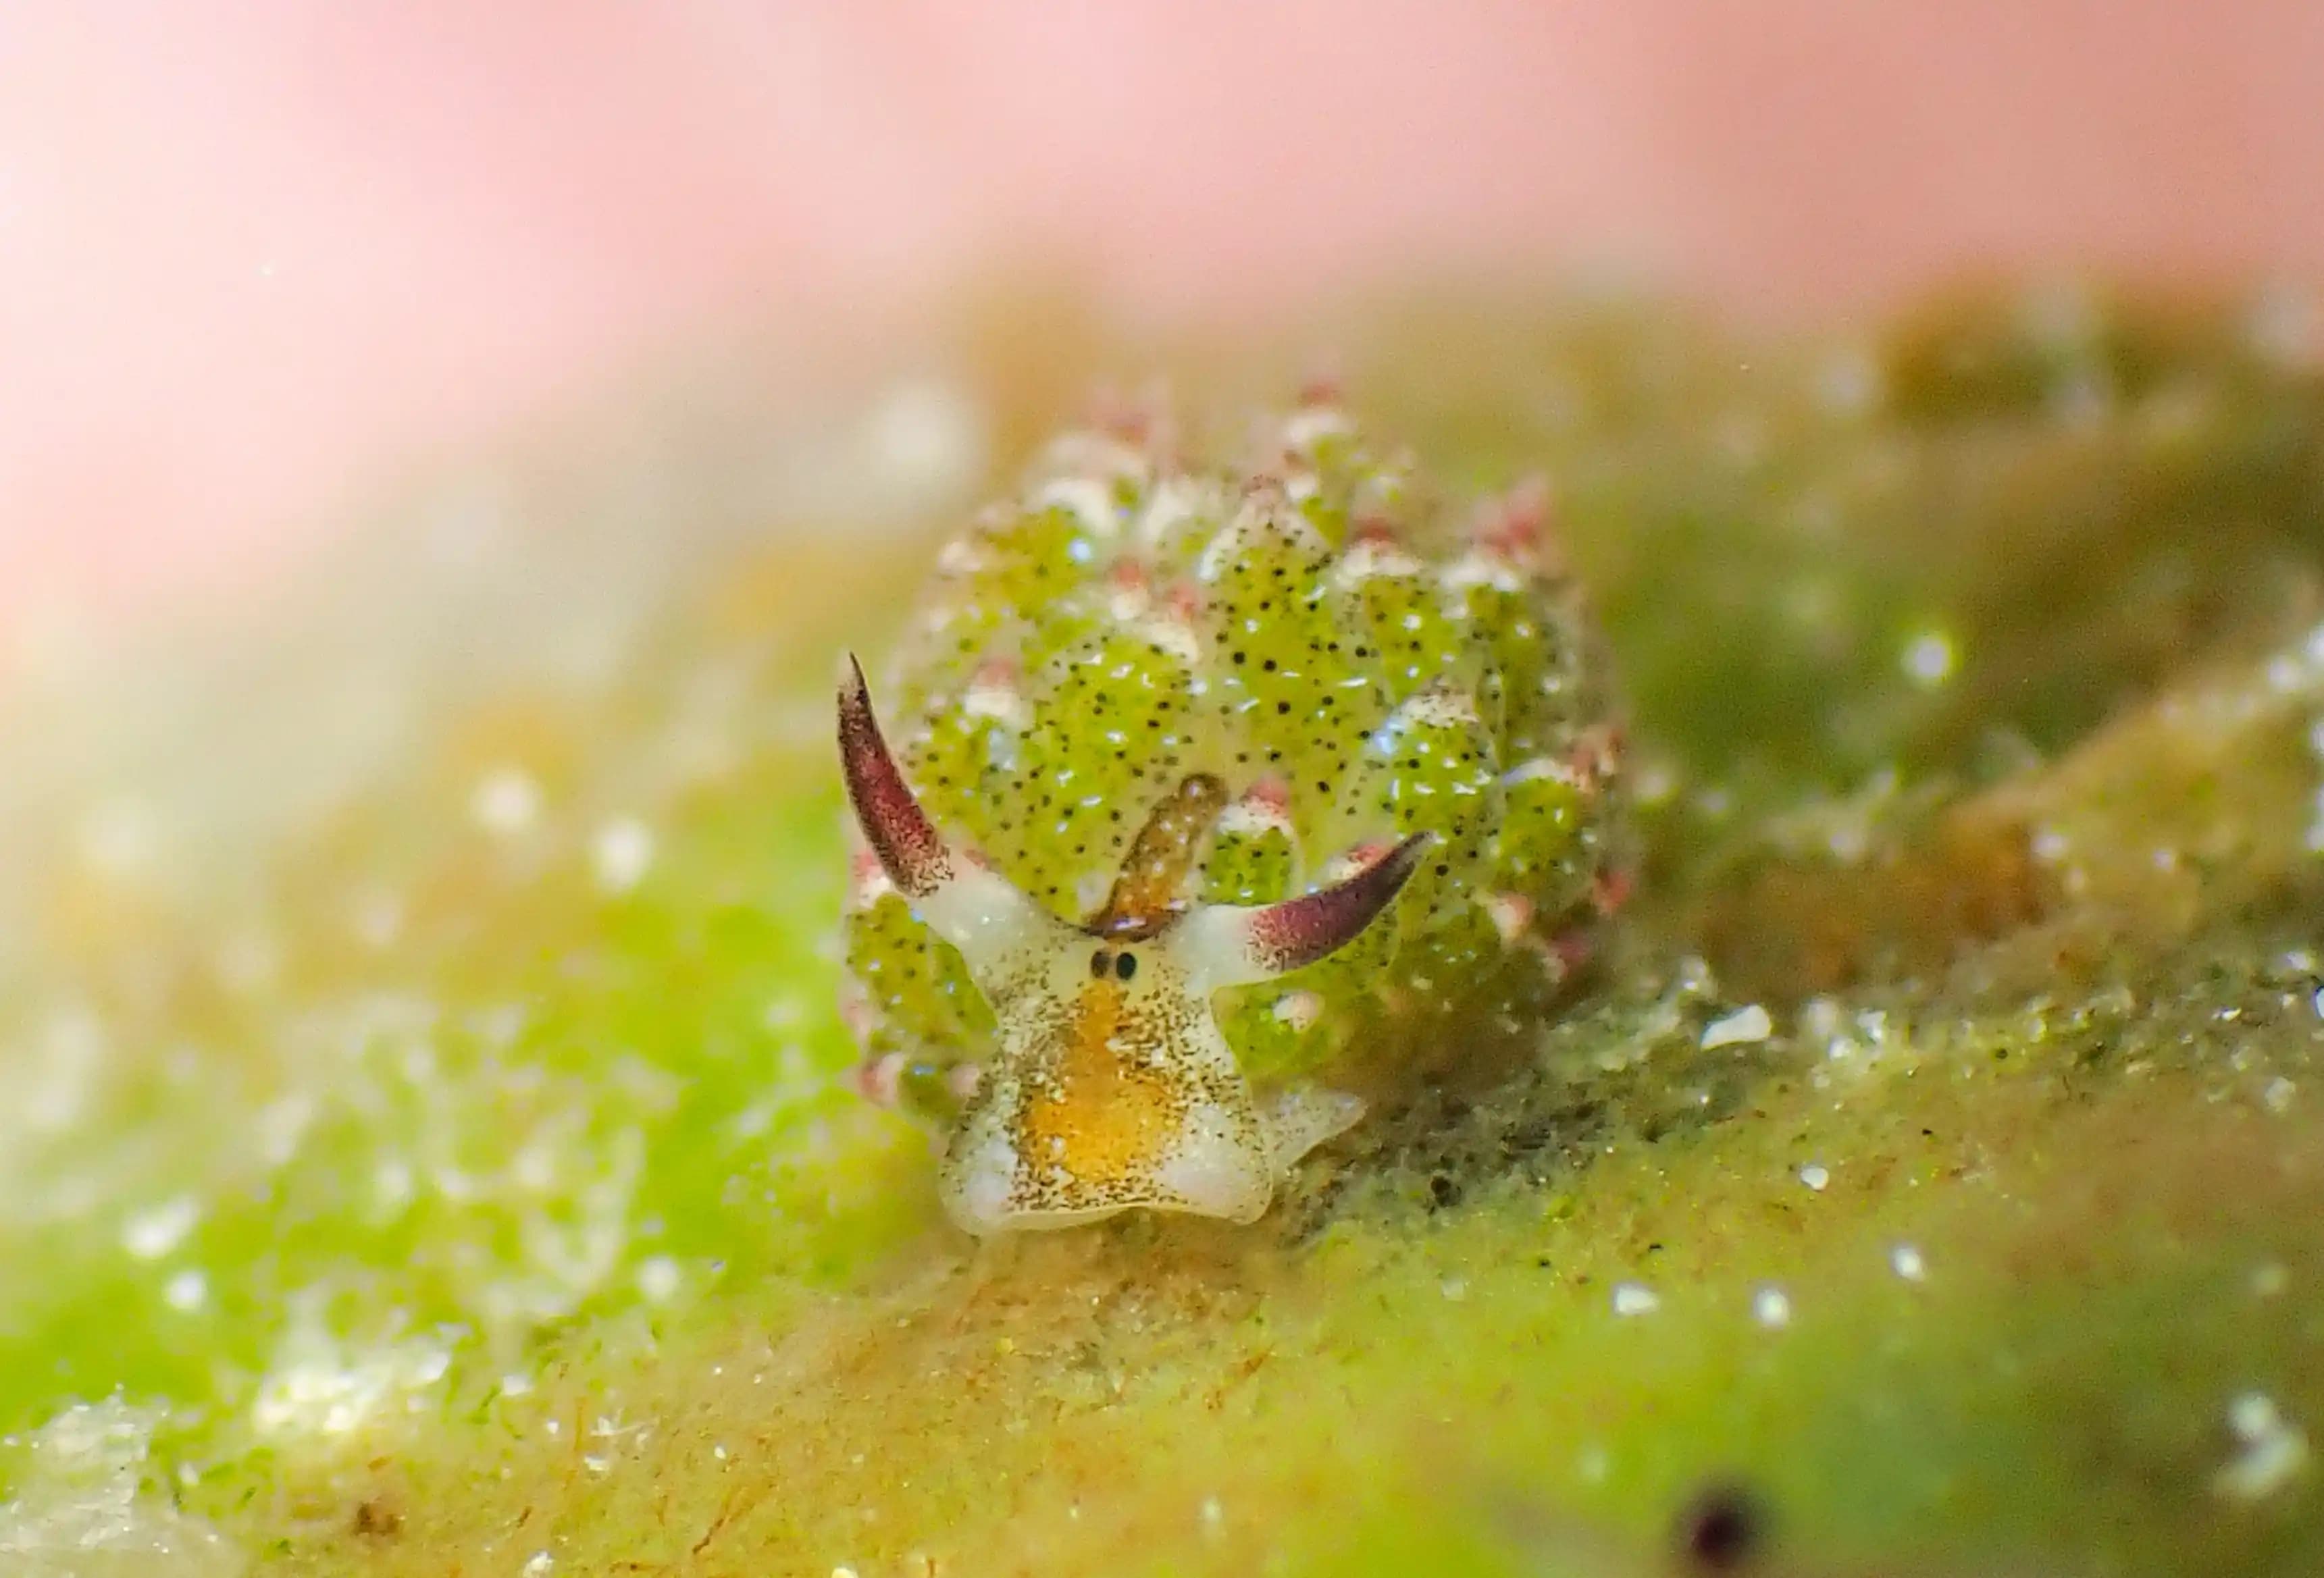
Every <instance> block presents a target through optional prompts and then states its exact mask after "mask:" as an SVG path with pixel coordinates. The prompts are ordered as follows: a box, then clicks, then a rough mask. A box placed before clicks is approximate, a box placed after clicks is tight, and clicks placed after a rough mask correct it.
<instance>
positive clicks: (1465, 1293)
mask: <svg viewBox="0 0 2324 1578" xmlns="http://www.w3.org/2000/svg"><path fill="white" fill-rule="evenodd" d="M1436 1290H1437V1291H1438V1292H1439V1293H1441V1294H1443V1296H1444V1299H1445V1302H1447V1303H1448V1304H1458V1303H1460V1302H1461V1301H1462V1299H1464V1298H1468V1297H1469V1279H1468V1278H1466V1277H1447V1278H1445V1279H1444V1280H1443V1281H1442V1282H1439V1283H1438V1284H1436Z"/></svg>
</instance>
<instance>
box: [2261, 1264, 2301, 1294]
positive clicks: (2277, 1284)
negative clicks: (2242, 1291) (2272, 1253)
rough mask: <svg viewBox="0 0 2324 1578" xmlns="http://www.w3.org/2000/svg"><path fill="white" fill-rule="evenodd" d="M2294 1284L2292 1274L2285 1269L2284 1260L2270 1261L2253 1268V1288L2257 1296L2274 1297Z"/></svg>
mask: <svg viewBox="0 0 2324 1578" xmlns="http://www.w3.org/2000/svg"><path fill="white" fill-rule="evenodd" d="M2291 1284H2292V1274H2291V1273H2290V1272H2289V1271H2285V1270H2284V1269H2283V1262H2282V1261H2266V1262H2265V1263H2264V1264H2262V1265H2258V1266H2255V1267H2254V1268H2253V1269H2252V1274H2251V1290H2252V1297H2253V1298H2274V1297H2275V1296H2276V1295H2277V1294H2279V1293H2281V1292H2282V1291H2283V1290H2284V1289H2286V1288H2287V1287H2290V1286H2291Z"/></svg>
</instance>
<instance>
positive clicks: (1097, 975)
mask: <svg viewBox="0 0 2324 1578" xmlns="http://www.w3.org/2000/svg"><path fill="white" fill-rule="evenodd" d="M1112 967H1113V959H1112V957H1111V955H1109V954H1108V953H1107V952H1106V950H1104V949H1102V948H1101V949H1099V950H1097V951H1096V952H1095V953H1093V954H1091V955H1090V977H1091V979H1093V980H1100V981H1102V980H1103V979H1105V972H1106V971H1107V970H1109V969H1111V968H1112Z"/></svg>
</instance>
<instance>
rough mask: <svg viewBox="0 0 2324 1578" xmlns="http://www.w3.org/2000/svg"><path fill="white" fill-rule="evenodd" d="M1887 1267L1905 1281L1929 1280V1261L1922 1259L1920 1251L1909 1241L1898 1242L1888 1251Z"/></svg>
mask: <svg viewBox="0 0 2324 1578" xmlns="http://www.w3.org/2000/svg"><path fill="white" fill-rule="evenodd" d="M1888 1269H1889V1270H1890V1271H1894V1272H1895V1273H1896V1274H1897V1275H1898V1276H1900V1277H1902V1278H1904V1280H1906V1281H1907V1282H1925V1281H1927V1280H1929V1262H1928V1261H1925V1260H1923V1259H1922V1258H1921V1252H1920V1251H1919V1250H1918V1249H1916V1248H1914V1246H1913V1245H1912V1244H1909V1243H1900V1244H1898V1245H1896V1246H1895V1248H1894V1249H1892V1250H1890V1251H1889V1252H1888Z"/></svg>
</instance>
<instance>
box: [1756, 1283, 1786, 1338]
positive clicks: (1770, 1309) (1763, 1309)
mask: <svg viewBox="0 0 2324 1578" xmlns="http://www.w3.org/2000/svg"><path fill="white" fill-rule="evenodd" d="M1751 1318H1752V1319H1753V1320H1756V1321H1757V1322H1758V1323H1759V1324H1760V1325H1761V1326H1766V1327H1767V1328H1768V1329H1769V1330H1771V1331H1773V1330H1776V1329H1779V1328H1781V1327H1783V1326H1789V1325H1791V1324H1792V1299H1791V1295H1790V1294H1788V1293H1785V1292H1784V1290H1783V1289H1781V1288H1762V1289H1759V1290H1758V1291H1757V1292H1756V1293H1754V1294H1752V1295H1751Z"/></svg>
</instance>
